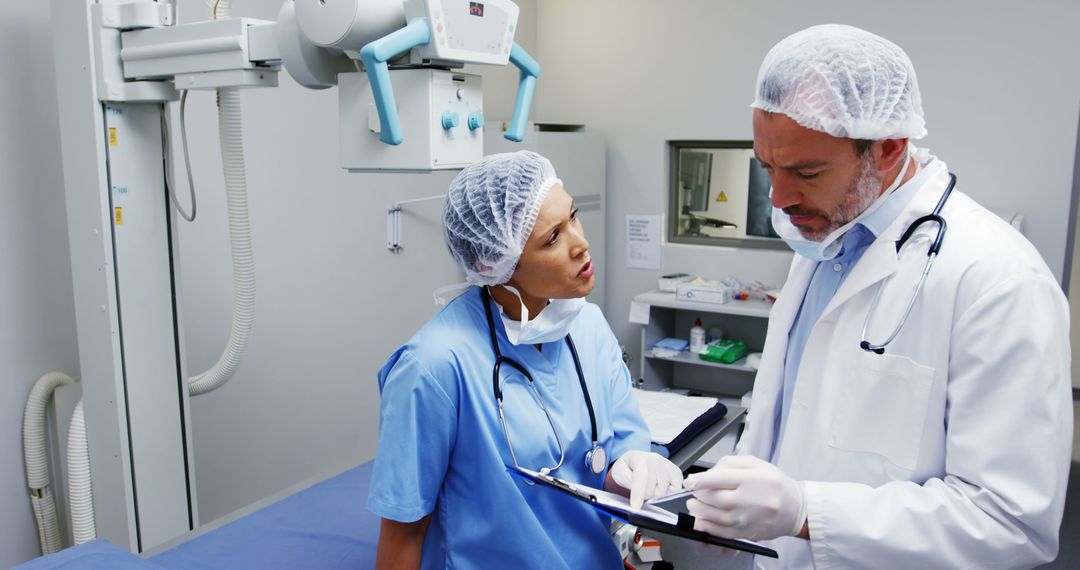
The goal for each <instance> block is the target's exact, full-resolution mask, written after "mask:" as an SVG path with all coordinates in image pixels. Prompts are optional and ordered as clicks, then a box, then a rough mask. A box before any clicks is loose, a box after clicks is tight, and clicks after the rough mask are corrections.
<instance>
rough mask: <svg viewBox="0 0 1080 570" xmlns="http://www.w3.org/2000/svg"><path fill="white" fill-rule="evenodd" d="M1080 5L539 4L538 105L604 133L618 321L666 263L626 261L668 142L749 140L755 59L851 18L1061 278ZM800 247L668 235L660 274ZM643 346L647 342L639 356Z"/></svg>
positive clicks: (937, 132) (774, 277) (627, 333)
mask: <svg viewBox="0 0 1080 570" xmlns="http://www.w3.org/2000/svg"><path fill="white" fill-rule="evenodd" d="M1078 21H1080V3H1076V2H1071V1H1067V0H1056V1H1043V2H1038V3H1019V2H1005V1H995V2H985V1H976V0H963V1H954V2H931V1H928V0H916V1H913V2H907V3H904V4H896V5H886V4H882V3H877V2H864V1H861V0H843V1H840V0H836V1H830V2H799V1H796V0H784V1H774V2H754V3H751V2H737V1H734V0H725V1H716V0H682V1H673V2H664V3H657V2H651V1H645V0H593V1H591V2H581V1H575V0H545V1H544V2H541V3H540V4H539V11H538V29H539V30H540V36H541V40H540V52H539V60H540V62H541V63H542V64H543V66H544V75H543V77H542V78H541V80H540V82H539V87H538V97H539V112H540V114H541V115H540V116H541V117H543V118H545V119H547V120H556V119H557V120H565V121H575V122H583V123H585V124H587V125H589V128H590V129H592V130H593V131H596V132H598V133H600V134H601V135H602V136H604V137H605V138H606V139H607V141H608V198H609V202H608V204H609V206H608V213H609V215H608V221H609V225H608V232H609V233H608V243H609V244H611V247H610V250H609V254H608V259H609V263H608V267H607V270H608V271H609V272H610V279H609V281H608V282H609V284H610V285H609V287H608V311H607V313H608V317H609V320H610V321H611V322H612V325H613V328H614V329H615V332H616V334H617V335H618V336H619V338H620V340H622V341H623V342H624V343H625V344H627V346H631V347H633V346H635V345H636V343H634V342H632V339H633V338H636V335H637V334H638V333H637V327H635V326H633V325H630V324H628V322H627V315H628V311H629V301H630V299H631V298H632V297H633V296H634V295H635V294H637V293H639V292H641V291H645V290H648V289H651V288H655V286H656V277H657V276H658V275H659V274H660V272H658V271H643V270H632V269H626V268H625V267H624V265H623V263H622V260H623V258H624V255H625V254H624V251H623V245H624V242H625V240H624V239H623V232H624V231H625V230H624V228H623V225H622V223H623V222H622V220H624V219H625V215H626V214H652V213H664V212H665V209H666V207H667V198H666V196H667V194H666V193H667V166H666V164H665V161H666V158H665V157H666V148H665V142H664V141H665V140H669V139H720V140H727V139H744V140H749V139H751V138H752V132H751V122H750V109H749V104H750V102H751V100H752V99H753V89H754V81H755V78H756V76H757V70H758V66H759V65H760V62H761V59H762V58H763V57H764V55H765V53H766V52H767V51H768V49H769V48H770V47H771V46H772V45H774V44H775V43H776V42H777V41H779V40H780V39H782V38H783V37H785V36H787V35H788V34H790V33H792V32H795V31H797V30H799V29H802V28H804V27H807V26H810V25H813V24H820V23H830V22H837V23H848V24H853V25H857V26H860V27H863V28H866V29H869V30H871V31H874V32H876V33H879V34H881V35H883V36H885V37H887V38H889V39H891V40H893V41H895V42H896V43H898V44H899V45H901V46H902V47H903V48H904V49H905V50H906V51H907V53H908V54H909V55H910V56H911V58H912V60H913V61H914V64H915V68H916V71H917V72H918V77H919V84H920V87H921V89H922V94H923V104H924V107H925V112H926V117H927V122H928V128H929V131H930V135H929V137H927V138H926V139H925V140H924V141H923V142H922V143H921V144H923V145H924V146H928V147H930V148H931V149H932V150H933V151H934V152H935V154H937V155H938V156H940V157H942V158H943V159H944V160H945V161H946V162H947V163H948V164H949V166H950V168H951V169H952V170H953V171H954V172H956V173H957V175H958V177H959V188H960V189H961V190H962V191H964V192H966V193H968V194H969V195H971V196H973V197H974V198H975V199H976V200H978V201H980V202H981V203H983V204H984V205H985V206H987V207H989V208H990V209H992V210H995V211H1020V212H1023V213H1024V214H1025V217H1026V219H1025V226H1026V227H1025V233H1026V234H1027V235H1028V236H1029V238H1030V239H1031V240H1032V241H1033V242H1034V244H1035V245H1036V246H1037V247H1038V249H1039V251H1040V252H1041V253H1042V254H1043V256H1044V258H1045V259H1046V260H1047V263H1048V264H1049V266H1050V268H1051V269H1052V270H1053V271H1054V273H1055V275H1057V276H1058V277H1059V278H1060V276H1061V274H1062V269H1063V267H1064V263H1065V259H1064V255H1065V238H1064V236H1065V235H1066V231H1065V230H1066V221H1067V217H1068V207H1069V196H1070V191H1071V180H1072V167H1073V156H1074V154H1073V151H1074V147H1075V144H1076V140H1075V137H1076V131H1075V118H1076V117H1077V112H1078V105H1080V72H1078V71H1077V69H1078V68H1077V65H1076V54H1077V53H1080V35H1077V34H1076V30H1075V26H1076V22H1078ZM790 257H791V256H790V253H782V252H765V251H760V250H756V251H755V250H748V251H737V250H733V249H728V248H706V247H694V246H681V245H667V246H665V247H664V267H663V270H664V271H675V270H682V271H688V272H692V273H699V274H703V275H706V276H712V277H723V276H724V275H727V274H737V275H741V276H743V277H745V278H750V279H762V280H766V281H774V282H779V281H782V280H783V278H784V277H785V275H786V268H787V265H788V263H789V260H790ZM634 356H635V358H637V357H638V355H637V354H635V355H634Z"/></svg>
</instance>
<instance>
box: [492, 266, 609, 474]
mask: <svg viewBox="0 0 1080 570" xmlns="http://www.w3.org/2000/svg"><path fill="white" fill-rule="evenodd" d="M480 297H481V299H482V301H483V303H484V313H485V314H486V315H487V323H488V332H489V333H490V334H491V350H492V351H494V353H495V367H494V368H493V369H492V372H491V382H492V387H493V389H494V390H495V401H496V402H498V403H499V423H500V424H502V429H503V435H504V436H506V445H507V446H508V447H509V448H510V457H511V458H512V459H513V460H514V466H515V467H519V468H520V467H521V465H519V464H518V458H517V454H516V453H515V452H514V444H513V442H511V441H510V430H509V429H507V427H506V415H505V414H504V413H503V393H502V388H500V387H499V369H500V367H501V366H502V365H503V364H504V363H505V364H508V365H510V366H511V367H512V368H514V369H516V370H517V371H518V372H520V373H521V374H522V375H523V376H525V379H526V380H528V381H529V386H531V387H532V389H533V392H535V393H536V399H537V401H538V402H540V408H541V409H543V410H544V415H545V416H547V420H548V424H549V425H551V431H552V433H554V434H555V443H556V444H558V446H559V462H558V463H556V464H555V466H553V467H544V468H542V469H541V470H540V472H541V473H543V474H545V475H546V474H548V473H551V472H552V471H555V470H556V469H558V468H559V467H562V464H563V460H565V459H566V450H565V449H564V448H563V444H562V439H561V438H560V437H559V430H558V428H556V427H555V420H553V419H552V418H551V413H550V412H548V409H547V406H546V405H545V404H544V397H543V395H541V394H540V389H539V388H537V387H536V382H534V381H533V377H532V374H529V371H528V370H526V369H525V367H524V366H522V365H521V363H520V362H518V361H516V360H514V359H513V358H510V357H508V356H503V355H502V352H501V351H499V342H498V339H497V338H496V336H495V320H494V319H493V318H492V316H491V294H490V293H488V290H487V287H481V288H480ZM566 345H567V346H569V347H570V354H571V355H572V356H573V357H574V368H575V369H577V377H578V382H579V383H580V384H581V392H582V394H584V395H585V407H586V408H588V409H589V423H590V424H591V427H592V447H591V448H590V449H589V451H587V452H585V464H586V465H588V466H589V468H590V469H592V472H593V473H594V474H596V475H599V474H601V473H603V472H604V469H605V468H607V452H605V451H604V448H603V447H600V444H599V442H598V440H597V434H596V413H595V412H594V411H593V405H592V399H591V398H590V397H589V388H588V386H586V385H585V374H584V373H583V372H582V371H581V360H580V359H579V358H578V353H577V348H575V347H574V341H573V339H571V338H570V335H569V334H567V335H566Z"/></svg>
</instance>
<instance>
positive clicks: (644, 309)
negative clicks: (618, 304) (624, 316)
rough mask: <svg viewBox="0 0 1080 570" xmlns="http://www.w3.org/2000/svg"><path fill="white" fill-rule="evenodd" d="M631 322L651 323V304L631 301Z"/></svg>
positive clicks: (639, 323)
mask: <svg viewBox="0 0 1080 570" xmlns="http://www.w3.org/2000/svg"><path fill="white" fill-rule="evenodd" d="M630 322H631V323H634V324H638V325H647V324H649V304H648V303H642V302H640V301H630Z"/></svg>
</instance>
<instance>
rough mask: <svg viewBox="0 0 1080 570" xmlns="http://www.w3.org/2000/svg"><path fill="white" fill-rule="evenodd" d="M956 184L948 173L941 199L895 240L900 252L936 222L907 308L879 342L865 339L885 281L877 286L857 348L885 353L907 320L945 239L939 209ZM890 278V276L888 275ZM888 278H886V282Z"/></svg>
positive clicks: (898, 252)
mask: <svg viewBox="0 0 1080 570" xmlns="http://www.w3.org/2000/svg"><path fill="white" fill-rule="evenodd" d="M954 186H956V175H955V174H953V173H951V172H950V173H949V185H948V186H946V187H945V192H943V193H942V194H941V199H940V200H938V203H937V206H935V207H934V211H933V212H931V213H929V214H927V215H925V216H922V217H921V218H919V219H917V220H915V221H914V222H912V223H911V225H910V226H908V227H907V229H906V230H904V233H903V235H902V236H900V241H898V242H896V253H897V255H899V254H900V248H902V247H904V244H905V243H907V240H908V238H910V237H911V236H912V235H913V234H914V233H915V231H916V230H918V229H919V226H921V225H923V224H925V223H927V222H933V223H935V224H937V227H938V229H937V235H936V236H935V237H934V241H933V242H931V243H930V249H929V250H928V251H927V252H926V265H924V266H923V271H922V275H921V276H920V277H919V283H918V284H917V285H915V291H914V293H912V294H911V299H909V300H908V304H907V308H906V309H904V314H903V316H901V317H900V322H898V323H897V324H896V326H895V327H893V330H892V333H891V334H889V336H888V338H886V339H885V341H884V342H882V343H881V344H873V343H871V342H870V341H868V340H866V331H867V329H869V327H870V318H871V315H873V314H874V309H876V308H877V305H878V301H879V300H880V299H881V292H882V291H884V290H885V283H882V284H881V287H878V290H877V293H876V294H875V295H874V300H873V301H872V302H871V303H870V309H869V310H867V311H866V320H865V321H863V330H862V341H861V342H859V348H862V349H863V350H865V351H867V352H873V353H875V354H885V347H886V346H887V345H888V344H889V343H890V342H892V341H893V339H894V338H896V335H898V334H900V329H902V328H903V327H904V323H906V322H907V318H908V315H909V314H911V308H912V307H914V306H915V300H916V299H918V298H919V291H922V286H923V283H924V282H925V281H926V276H927V275H928V274H929V273H930V266H932V265H933V264H934V258H936V257H937V255H938V252H939V251H941V242H942V240H944V239H945V229H946V227H945V226H946V224H945V218H943V217H941V209H942V208H943V207H944V206H945V202H946V201H947V200H948V199H949V195H951V194H952V191H953V187H954ZM890 279H891V277H890ZM887 281H888V280H886V282H887Z"/></svg>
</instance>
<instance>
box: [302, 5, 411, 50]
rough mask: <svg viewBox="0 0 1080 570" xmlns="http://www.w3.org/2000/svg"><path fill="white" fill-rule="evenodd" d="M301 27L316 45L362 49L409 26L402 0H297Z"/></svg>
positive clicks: (341, 48)
mask: <svg viewBox="0 0 1080 570" xmlns="http://www.w3.org/2000/svg"><path fill="white" fill-rule="evenodd" d="M296 20H297V22H299V24H300V31H302V32H303V33H304V35H305V36H306V37H307V38H308V39H309V40H311V42H312V43H314V44H315V45H319V46H322V47H328V48H335V49H340V50H359V49H360V48H362V47H364V46H365V45H367V44H369V43H371V42H372V41H374V40H377V39H379V38H381V37H384V36H386V35H388V34H390V33H393V32H395V31H397V30H399V29H401V28H403V27H405V8H404V5H403V3H402V0H296Z"/></svg>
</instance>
